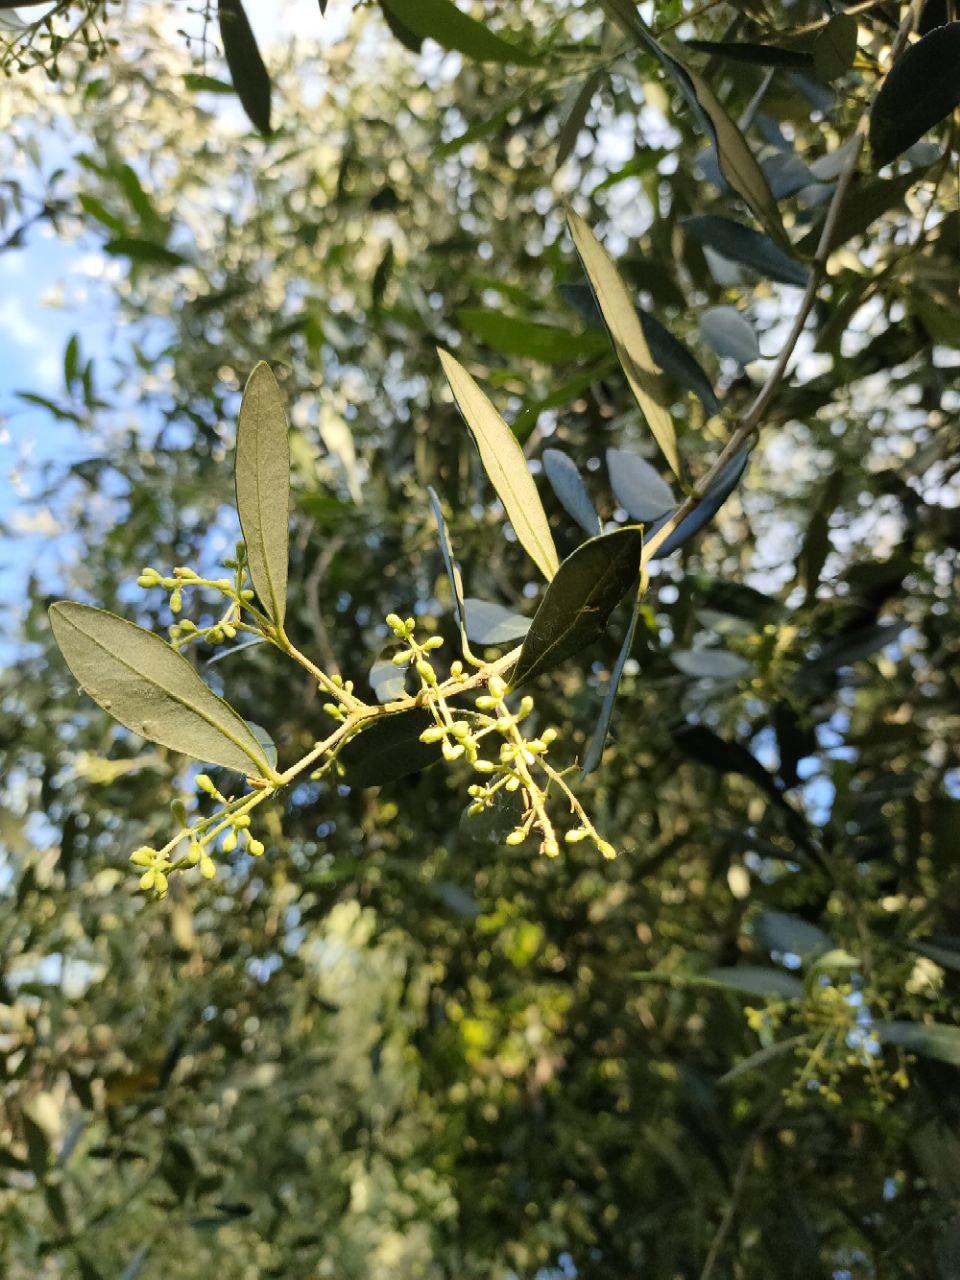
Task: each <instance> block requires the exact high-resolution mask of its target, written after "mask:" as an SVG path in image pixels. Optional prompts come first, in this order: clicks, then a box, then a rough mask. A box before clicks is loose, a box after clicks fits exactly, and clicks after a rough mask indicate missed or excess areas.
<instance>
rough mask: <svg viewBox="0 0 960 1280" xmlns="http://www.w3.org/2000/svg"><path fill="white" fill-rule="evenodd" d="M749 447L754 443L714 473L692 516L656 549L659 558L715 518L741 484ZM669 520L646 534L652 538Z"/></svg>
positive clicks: (666, 518)
mask: <svg viewBox="0 0 960 1280" xmlns="http://www.w3.org/2000/svg"><path fill="white" fill-rule="evenodd" d="M750 449H751V445H749V444H745V445H744V446H743V447H742V448H741V449H740V451H739V452H738V453H736V454H734V456H733V457H732V458H731V459H730V460H729V462H727V463H726V465H725V466H723V467H722V468H721V469H720V471H719V472H718V473H717V474H716V476H714V479H713V484H712V485H711V486H710V488H709V489H708V490H707V492H706V493H705V494H704V496H703V497H702V498H701V499H700V501H699V503H698V504H697V505H696V507H694V509H693V510H692V511H691V512H690V514H689V515H687V516H684V518H683V519H682V520H681V521H680V523H679V524H678V525H677V527H676V528H675V529H674V530H673V532H672V533H669V534H668V535H667V537H666V538H665V539H664V540H663V543H662V544H661V545H660V546H659V547H658V548H657V551H656V559H658V560H660V559H663V558H664V557H665V556H669V555H671V554H672V553H673V552H674V551H677V550H679V548H680V547H682V546H683V544H684V543H685V542H687V541H688V540H689V539H690V538H692V537H693V535H694V534H695V533H699V531H700V530H701V529H702V528H703V526H704V525H705V524H707V523H708V521H710V520H712V519H713V517H714V516H715V515H716V514H717V512H718V511H719V510H720V508H721V507H722V506H723V504H724V503H725V502H726V500H727V499H728V498H729V497H730V495H731V493H733V491H734V489H735V488H736V487H737V485H738V484H739V483H740V479H741V477H742V476H743V473H744V471H746V469H747V462H748V461H749V459H750ZM669 519H670V517H669V516H665V517H664V519H663V520H661V521H660V522H659V523H658V524H656V525H654V526H653V527H652V528H651V529H650V530H648V534H647V536H648V537H652V535H653V534H655V533H656V532H657V530H658V529H659V528H661V527H662V526H663V525H664V524H665V523H666V522H667V520H669Z"/></svg>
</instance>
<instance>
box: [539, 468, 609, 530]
mask: <svg viewBox="0 0 960 1280" xmlns="http://www.w3.org/2000/svg"><path fill="white" fill-rule="evenodd" d="M541 461H542V463H543V472H544V475H545V476H546V477H547V479H548V480H549V481H550V487H551V488H552V489H553V492H554V493H555V494H556V495H557V498H558V500H559V502H560V505H561V506H562V507H563V509H564V511H566V513H567V514H568V515H569V516H572V517H573V519H574V520H576V522H577V524H578V525H579V526H580V528H581V529H583V531H584V533H586V534H587V536H588V537H591V538H592V537H594V536H595V535H596V534H598V533H600V531H601V525H600V517H599V516H598V515H597V512H596V509H595V507H594V505H593V501H592V499H591V497H590V494H589V493H588V492H587V486H586V485H585V484H584V483H583V480H582V478H581V476H580V472H579V471H578V470H577V468H576V466H575V465H574V463H573V461H572V459H570V458H569V457H568V456H567V455H566V454H565V453H564V452H563V450H562V449H544V451H543V453H542V454H541Z"/></svg>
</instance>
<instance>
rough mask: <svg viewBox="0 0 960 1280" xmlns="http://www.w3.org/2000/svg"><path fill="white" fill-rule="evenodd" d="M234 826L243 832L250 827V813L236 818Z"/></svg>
mask: <svg viewBox="0 0 960 1280" xmlns="http://www.w3.org/2000/svg"><path fill="white" fill-rule="evenodd" d="M233 825H234V826H235V827H236V829H237V830H238V831H243V830H244V829H245V828H246V827H249V825H250V815H249V813H241V814H240V816H239V817H238V818H234V820H233Z"/></svg>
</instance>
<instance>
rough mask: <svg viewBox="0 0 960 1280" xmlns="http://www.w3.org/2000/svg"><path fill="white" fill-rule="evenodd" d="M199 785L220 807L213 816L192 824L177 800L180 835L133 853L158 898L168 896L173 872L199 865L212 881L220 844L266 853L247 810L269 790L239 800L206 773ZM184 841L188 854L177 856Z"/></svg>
mask: <svg viewBox="0 0 960 1280" xmlns="http://www.w3.org/2000/svg"><path fill="white" fill-rule="evenodd" d="M196 784H197V790H198V791H200V792H202V793H203V794H205V795H207V796H210V797H211V798H212V799H213V800H216V801H217V803H218V805H219V806H220V808H219V809H217V810H216V812H214V813H213V814H212V815H211V816H210V817H208V818H201V819H199V820H198V821H196V822H194V823H192V824H191V823H189V822H188V820H187V811H186V806H185V805H184V804H183V801H181V800H174V802H173V804H172V805H171V810H172V812H173V816H174V818H175V819H176V821H177V824H178V827H179V830H178V831H177V834H176V835H175V836H174V837H173V839H172V840H170V841H168V842H167V844H166V845H164V847H163V848H162V849H152V848H150V847H149V846H147V845H143V846H141V848H139V849H137V850H135V852H134V853H132V854H131V855H130V861H131V862H132V863H133V865H134V866H135V867H141V868H143V873H142V875H141V876H140V888H141V889H143V890H145V891H146V892H148V893H149V892H151V891H152V892H154V893H155V894H156V895H157V897H158V898H164V897H166V893H167V887H168V880H169V875H170V873H171V872H174V871H182V870H185V869H187V868H189V867H197V868H198V870H199V872H200V874H201V876H203V878H204V879H205V880H212V879H213V878H214V877H215V876H216V874H217V864H216V862H215V861H214V858H213V853H214V851H215V849H216V846H217V845H218V844H219V850H220V852H221V853H225V854H229V853H233V852H235V851H236V850H237V849H238V848H241V849H243V851H244V852H246V853H248V854H250V855H251V857H254V858H259V857H260V856H261V854H262V853H263V852H264V845H263V842H262V841H261V840H257V839H256V838H255V837H254V835H253V834H252V833H251V830H250V826H251V819H250V814H249V812H248V810H249V809H251V808H253V806H254V805H255V804H257V803H259V801H260V800H261V799H262V798H263V797H264V796H265V795H267V794H269V792H258V793H255V794H254V796H253V797H245V798H242V799H240V800H233V799H228V798H227V797H226V796H224V795H222V794H221V793H220V791H219V790H218V788H217V786H216V784H215V783H214V782H213V780H212V778H210V777H209V776H208V775H207V774H205V773H198V774H197V777H196ZM184 842H186V846H187V851H186V853H185V854H182V855H180V856H176V850H177V848H178V846H181V845H183V844H184Z"/></svg>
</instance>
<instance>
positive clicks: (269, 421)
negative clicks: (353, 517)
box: [235, 360, 290, 630]
mask: <svg viewBox="0 0 960 1280" xmlns="http://www.w3.org/2000/svg"><path fill="white" fill-rule="evenodd" d="M235 474H236V485H237V511H238V513H239V515H240V528H241V529H242V530H243V539H244V542H245V543H246V546H247V562H248V565H249V569H250V580H251V582H252V583H253V586H254V589H255V590H256V593H257V595H258V596H259V597H260V603H261V604H262V605H263V607H264V609H265V610H266V611H267V613H268V614H269V616H270V618H271V620H272V621H273V622H274V623H276V625H277V626H278V627H279V628H280V629H281V630H282V629H283V620H284V616H285V614H286V607H287V560H288V558H289V522H290V442H289V438H288V434H287V415H286V413H285V412H284V407H283V397H282V396H281V394H280V388H279V387H278V386H277V380H276V378H275V377H274V376H273V370H272V369H271V368H270V366H269V365H268V364H266V363H264V361H262V360H261V362H260V363H259V364H258V365H257V366H256V368H255V369H254V370H253V372H252V373H251V374H250V377H249V378H248V379H247V385H246V387H245V388H244V391H243V400H242V402H241V404H240V421H239V424H238V426H237V459H236V468H235Z"/></svg>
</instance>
